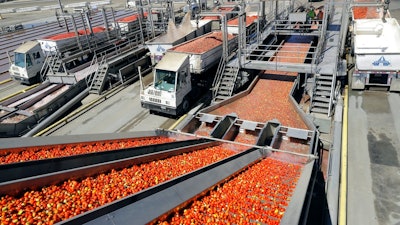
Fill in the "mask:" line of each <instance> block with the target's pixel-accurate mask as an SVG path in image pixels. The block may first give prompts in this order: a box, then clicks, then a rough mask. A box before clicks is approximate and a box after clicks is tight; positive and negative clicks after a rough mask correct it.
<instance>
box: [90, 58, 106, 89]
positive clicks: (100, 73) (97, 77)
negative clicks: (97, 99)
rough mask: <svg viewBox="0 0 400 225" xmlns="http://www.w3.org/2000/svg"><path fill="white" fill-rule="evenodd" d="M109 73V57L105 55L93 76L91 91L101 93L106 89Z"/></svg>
mask: <svg viewBox="0 0 400 225" xmlns="http://www.w3.org/2000/svg"><path fill="white" fill-rule="evenodd" d="M107 73H108V63H107V57H106V56H103V57H102V59H101V62H100V64H99V67H98V70H97V71H96V73H95V74H94V76H93V80H92V83H91V85H90V89H89V93H92V94H101V92H102V91H103V89H104V84H105V82H106V77H107Z"/></svg>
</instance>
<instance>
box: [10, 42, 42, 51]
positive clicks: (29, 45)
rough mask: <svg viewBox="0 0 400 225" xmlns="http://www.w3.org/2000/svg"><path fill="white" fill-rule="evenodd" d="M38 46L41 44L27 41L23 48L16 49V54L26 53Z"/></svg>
mask: <svg viewBox="0 0 400 225" xmlns="http://www.w3.org/2000/svg"><path fill="white" fill-rule="evenodd" d="M37 44H39V43H38V42H36V41H27V42H25V43H23V44H22V45H21V46H19V47H18V48H17V49H15V51H14V52H19V53H26V52H28V51H29V50H31V49H32V48H34V47H35V46H36V45H37Z"/></svg>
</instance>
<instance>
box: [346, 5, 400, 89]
mask: <svg viewBox="0 0 400 225" xmlns="http://www.w3.org/2000/svg"><path fill="white" fill-rule="evenodd" d="M356 10H357V8H356V7H355V8H353V26H352V28H353V29H352V42H353V43H352V44H351V47H352V48H353V49H352V53H353V55H354V58H353V62H354V70H353V69H352V70H353V72H352V73H350V77H349V82H350V86H351V88H352V89H355V90H363V89H365V88H369V87H385V88H387V89H388V90H390V91H400V72H399V71H400V42H399V40H400V26H399V24H398V22H397V20H396V19H394V18H385V19H382V16H381V15H380V14H381V13H376V12H375V11H374V12H375V13H376V18H358V17H356V18H354V12H355V11H356ZM360 14H361V13H359V12H358V13H356V15H360Z"/></svg>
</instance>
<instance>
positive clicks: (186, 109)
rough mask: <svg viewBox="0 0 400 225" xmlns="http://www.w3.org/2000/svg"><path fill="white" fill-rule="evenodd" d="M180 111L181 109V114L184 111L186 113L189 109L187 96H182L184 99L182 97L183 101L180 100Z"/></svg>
mask: <svg viewBox="0 0 400 225" xmlns="http://www.w3.org/2000/svg"><path fill="white" fill-rule="evenodd" d="M182 111H183V113H182V114H185V113H187V111H189V100H188V99H187V98H184V99H183V102H182Z"/></svg>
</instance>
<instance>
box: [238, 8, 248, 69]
mask: <svg viewBox="0 0 400 225" xmlns="http://www.w3.org/2000/svg"><path fill="white" fill-rule="evenodd" d="M240 11H241V12H240V14H239V24H238V26H239V39H238V48H239V49H238V64H239V68H240V67H242V50H243V49H244V47H245V42H244V40H243V36H244V37H246V34H244V32H245V31H244V29H245V27H244V23H243V16H246V14H245V13H243V12H242V10H240Z"/></svg>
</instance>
